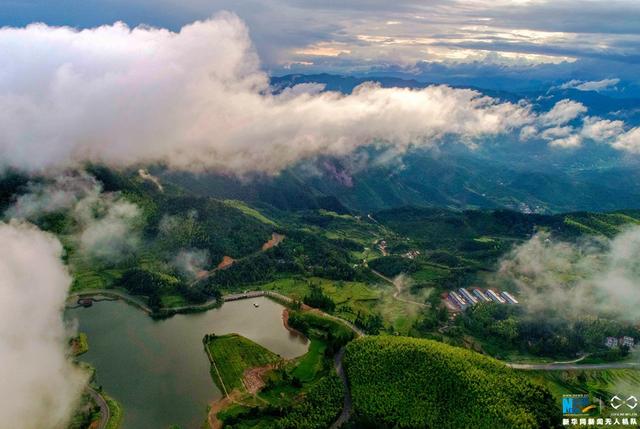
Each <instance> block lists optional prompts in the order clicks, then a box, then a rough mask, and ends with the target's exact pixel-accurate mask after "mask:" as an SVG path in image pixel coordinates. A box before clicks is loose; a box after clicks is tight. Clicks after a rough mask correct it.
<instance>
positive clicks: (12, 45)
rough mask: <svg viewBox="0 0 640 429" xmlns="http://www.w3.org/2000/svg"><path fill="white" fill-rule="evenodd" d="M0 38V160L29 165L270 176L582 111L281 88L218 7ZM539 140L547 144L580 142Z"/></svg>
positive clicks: (35, 28) (384, 92)
mask: <svg viewBox="0 0 640 429" xmlns="http://www.w3.org/2000/svg"><path fill="white" fill-rule="evenodd" d="M0 50H1V51H2V52H5V53H6V55H5V56H4V58H6V59H8V58H11V61H8V60H5V62H4V63H3V64H2V74H0V153H1V154H2V155H0V168H2V167H3V166H4V167H8V166H12V167H16V168H21V169H25V170H28V171H43V170H44V171H47V170H50V169H51V168H66V167H74V166H77V165H78V164H79V163H82V162H84V161H87V160H89V161H96V162H104V163H107V164H109V165H115V166H140V165H141V164H145V163H153V162H162V163H165V164H166V165H168V166H169V167H170V168H174V169H181V170H192V171H201V170H215V171H218V172H222V173H229V174H235V175H238V176H243V175H247V174H250V173H254V172H258V173H267V174H277V173H278V172H280V171H281V170H282V169H284V168H286V167H289V166H291V165H293V164H296V163H299V162H300V161H304V160H310V159H314V158H316V157H318V156H325V155H327V156H338V157H340V156H344V155H348V154H352V153H354V152H355V151H357V149H358V148H361V147H363V146H366V145H376V146H377V147H381V146H385V145H387V146H391V147H392V148H393V151H392V152H393V153H397V154H402V153H403V152H404V151H406V150H408V149H409V148H411V147H415V146H420V147H430V146H435V145H438V144H440V143H441V142H442V141H444V139H443V138H444V137H447V136H454V137H456V138H455V139H451V140H454V141H456V142H459V143H462V144H466V145H468V146H469V147H475V146H476V145H477V144H478V142H479V141H481V140H482V139H483V138H484V137H487V136H495V135H500V134H507V133H518V132H519V133H520V136H521V138H522V139H527V138H532V137H534V136H535V135H536V134H535V132H536V130H540V132H542V133H544V132H545V129H547V128H552V129H553V128H559V127H560V128H561V127H564V126H566V125H567V124H569V123H570V122H571V121H574V120H576V119H577V118H579V117H581V116H582V115H584V114H585V112H586V110H587V109H586V107H585V106H584V105H583V104H581V103H579V102H576V101H572V100H568V99H567V100H561V101H559V102H558V103H556V105H555V106H554V107H553V108H552V109H551V110H550V111H548V112H542V113H535V112H534V111H533V110H532V106H531V105H530V104H528V103H527V102H524V101H521V102H518V103H512V102H501V101H499V100H497V99H494V98H491V97H487V96H484V95H482V94H481V93H479V92H478V91H475V90H470V89H454V88H451V87H447V86H429V87H427V88H422V89H408V88H382V87H380V86H378V85H375V84H372V83H365V84H362V85H360V86H359V87H357V88H356V89H355V90H354V91H353V92H352V93H351V94H347V95H344V94H340V93H336V92H330V91H323V90H322V86H321V85H317V84H303V85H302V86H294V87H293V88H288V89H286V90H284V91H279V90H278V89H272V88H270V86H269V79H268V76H267V75H266V74H265V73H264V72H263V71H262V70H261V68H260V61H259V59H258V56H257V54H256V52H255V51H254V48H253V45H252V43H251V40H250V38H249V35H248V30H247V28H246V27H245V25H244V23H243V22H242V21H241V20H240V19H239V18H238V17H236V16H235V15H232V14H228V13H223V14H221V15H218V16H216V17H215V18H212V19H209V20H207V21H200V22H195V23H192V24H189V25H186V26H185V27H183V28H182V29H181V30H180V31H179V32H172V31H169V30H166V29H157V28H150V27H137V28H133V29H130V28H128V27H127V26H126V25H124V24H122V23H117V24H114V25H108V26H102V27H97V28H93V29H85V30H74V29H71V28H66V27H49V26H46V25H44V24H34V25H29V26H27V27H25V28H1V29H0ZM0 61H1V60H0ZM600 125H601V126H604V123H601V124H600ZM610 125H611V124H610ZM523 127H524V128H523ZM594 127H595V126H592V128H594ZM590 136H596V133H595V129H594V130H593V132H592V133H591V134H590ZM589 138H590V139H592V137H589ZM545 139H547V140H549V141H550V142H552V143H551V145H552V146H557V147H575V146H578V145H580V144H581V141H582V137H577V136H568V135H567V136H557V137H556V138H545ZM617 147H619V148H623V149H626V148H627V147H629V145H628V144H624V142H623V141H621V142H620V143H619V144H618V145H617ZM390 153H391V152H390ZM143 177H146V178H147V179H149V177H148V176H143Z"/></svg>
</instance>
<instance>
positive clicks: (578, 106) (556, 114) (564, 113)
mask: <svg viewBox="0 0 640 429" xmlns="http://www.w3.org/2000/svg"><path fill="white" fill-rule="evenodd" d="M586 111H587V108H586V107H585V106H584V104H582V103H579V102H577V101H573V100H569V99H565V100H560V101H558V102H557V103H556V104H555V106H553V108H552V109H551V110H549V111H548V112H546V113H544V114H543V115H542V116H541V117H540V120H541V122H542V123H543V124H545V125H556V126H557V125H564V124H566V123H567V122H570V121H572V120H574V119H575V118H577V117H578V116H580V115H581V114H583V113H585V112H586Z"/></svg>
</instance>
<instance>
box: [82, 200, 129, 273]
mask: <svg viewBox="0 0 640 429" xmlns="http://www.w3.org/2000/svg"><path fill="white" fill-rule="evenodd" d="M96 212H97V213H96ZM76 215H77V216H78V218H79V220H80V223H81V228H82V232H81V233H80V235H79V238H78V240H79V243H80V250H81V252H82V253H83V254H84V255H86V256H89V257H93V258H98V259H103V260H106V261H117V260H121V259H123V258H126V257H128V256H130V255H131V252H132V251H134V250H135V249H137V247H138V245H139V243H140V237H139V235H138V234H137V232H136V231H135V228H134V227H135V225H136V222H137V221H138V220H139V218H140V215H141V211H140V209H139V208H138V206H137V205H135V204H133V203H130V202H128V201H126V200H119V199H118V200H113V199H112V198H105V197H103V198H102V199H100V200H94V201H91V200H84V201H82V202H81V204H80V205H79V206H78V207H77V208H76Z"/></svg>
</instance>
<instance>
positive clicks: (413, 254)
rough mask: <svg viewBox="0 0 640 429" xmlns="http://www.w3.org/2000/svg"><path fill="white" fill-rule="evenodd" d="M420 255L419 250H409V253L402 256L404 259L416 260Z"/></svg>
mask: <svg viewBox="0 0 640 429" xmlns="http://www.w3.org/2000/svg"><path fill="white" fill-rule="evenodd" d="M419 255H420V251H419V250H409V251H408V252H407V253H404V254H402V257H403V258H407V259H416V258H417V257H418V256H419Z"/></svg>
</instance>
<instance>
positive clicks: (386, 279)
mask: <svg viewBox="0 0 640 429" xmlns="http://www.w3.org/2000/svg"><path fill="white" fill-rule="evenodd" d="M369 269H370V270H371V272H372V273H373V274H375V275H376V276H378V277H380V278H381V279H383V280H385V281H387V282H389V283H391V284H392V285H393V287H395V288H396V291H395V292H394V293H393V298H394V299H396V300H398V301H401V302H404V303H407V304H413V305H417V306H420V307H426V306H427V305H426V304H425V303H423V302H418V301H412V300H410V299H405V298H401V297H400V293H402V288H401V287H400V284H399V283H398V281H397V280H392V279H390V278H389V277H387V276H385V275H384V274H382V273H379V272H377V271H376V270H372V269H371V268H369Z"/></svg>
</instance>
